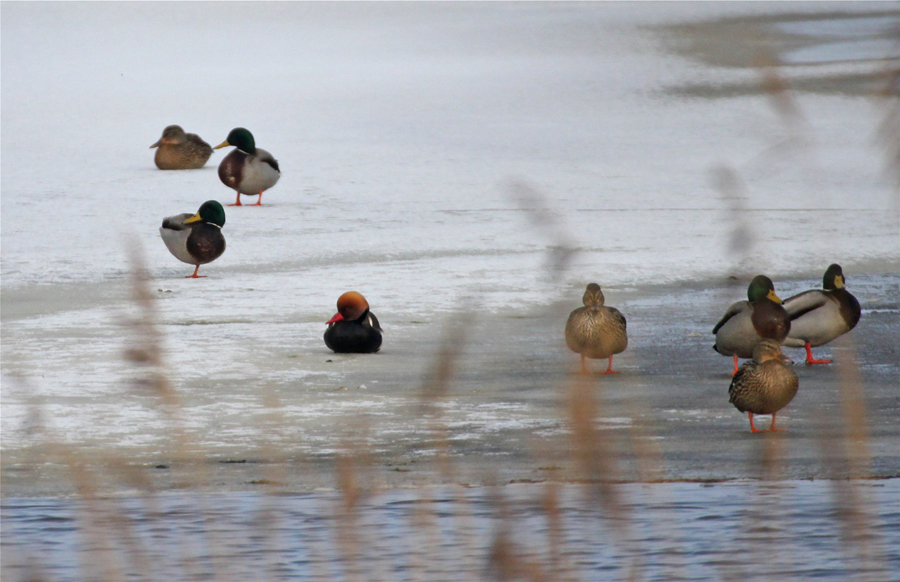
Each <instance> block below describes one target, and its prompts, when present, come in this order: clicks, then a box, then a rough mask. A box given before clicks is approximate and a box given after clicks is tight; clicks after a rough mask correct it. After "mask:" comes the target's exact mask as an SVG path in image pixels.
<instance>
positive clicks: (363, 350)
mask: <svg viewBox="0 0 900 582" xmlns="http://www.w3.org/2000/svg"><path fill="white" fill-rule="evenodd" d="M337 308H338V312H337V314H336V315H335V316H334V317H332V318H331V319H329V320H328V321H327V322H326V323H327V324H328V329H326V330H325V345H326V346H328V347H329V348H331V350H332V351H335V352H338V353H341V354H350V353H355V354H372V353H375V352H377V351H378V350H379V349H381V334H382V333H383V331H382V329H381V326H380V325H379V324H378V318H377V317H375V314H374V313H371V312H370V311H369V302H368V301H366V298H365V297H363V296H362V295H360V294H359V293H357V292H356V291H347V292H346V293H344V294H343V295H341V296H340V297H339V298H338V300H337Z"/></svg>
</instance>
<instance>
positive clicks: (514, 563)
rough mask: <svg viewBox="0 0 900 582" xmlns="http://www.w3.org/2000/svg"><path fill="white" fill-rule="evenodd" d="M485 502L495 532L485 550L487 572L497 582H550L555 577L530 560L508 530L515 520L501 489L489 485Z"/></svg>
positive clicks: (512, 528)
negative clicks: (493, 523) (491, 517)
mask: <svg viewBox="0 0 900 582" xmlns="http://www.w3.org/2000/svg"><path fill="white" fill-rule="evenodd" d="M488 505H489V506H490V507H491V508H492V509H493V510H494V512H495V516H494V517H495V520H496V523H497V525H496V532H495V533H494V538H493V541H492V542H491V547H490V549H489V552H488V562H487V567H486V571H487V574H488V575H489V576H490V577H491V578H493V579H495V580H497V581H498V582H505V581H507V580H528V581H529V582H550V580H554V579H553V578H551V577H550V576H548V574H547V573H546V572H544V569H543V568H542V567H541V564H540V563H539V562H538V561H536V560H532V559H530V558H529V556H528V552H526V551H522V550H521V549H520V548H519V547H518V545H517V544H516V543H515V541H514V539H513V536H512V534H511V533H510V532H511V531H515V529H516V528H515V519H514V518H513V517H512V516H511V515H510V510H509V504H508V503H507V501H506V499H505V498H504V496H503V488H502V487H498V486H496V485H495V486H492V487H490V493H489V497H488Z"/></svg>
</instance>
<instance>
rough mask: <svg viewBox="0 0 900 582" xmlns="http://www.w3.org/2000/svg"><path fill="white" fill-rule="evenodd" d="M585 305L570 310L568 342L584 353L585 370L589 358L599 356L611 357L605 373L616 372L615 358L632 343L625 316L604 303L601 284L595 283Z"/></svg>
mask: <svg viewBox="0 0 900 582" xmlns="http://www.w3.org/2000/svg"><path fill="white" fill-rule="evenodd" d="M582 301H583V302H584V307H579V308H578V309H576V310H574V311H573V312H572V313H570V314H569V319H568V320H567V321H566V345H567V346H569V349H570V350H572V351H573V352H575V353H576V354H581V373H582V374H586V373H587V366H586V365H585V358H591V359H592V360H599V359H602V358H609V366H608V367H607V368H606V371H605V372H602V373H603V374H618V372H613V369H612V360H613V356H614V355H615V354H621V353H622V352H624V351H625V348H626V347H627V346H628V334H627V333H626V332H625V326H626V324H625V316H624V315H622V313H621V312H620V311H619V310H618V309H616V308H615V307H604V306H603V302H604V301H605V299H604V297H603V291H601V290H600V285H597V284H596V283H591V284H590V285H588V286H587V289H585V291H584V296H583V297H582Z"/></svg>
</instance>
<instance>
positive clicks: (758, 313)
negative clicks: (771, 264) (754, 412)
mask: <svg viewBox="0 0 900 582" xmlns="http://www.w3.org/2000/svg"><path fill="white" fill-rule="evenodd" d="M747 299H749V301H738V302H737V303H734V304H732V306H731V307H729V308H728V311H726V312H725V315H724V316H723V317H722V319H721V320H720V321H719V323H717V324H716V327H714V328H713V330H712V332H713V333H714V334H716V343H715V345H714V346H713V349H714V350H716V351H717V352H719V353H720V354H722V355H723V356H734V372H735V373H737V369H738V358H751V357H753V348H755V347H756V344H758V343H759V342H760V341H761V340H763V339H773V340H775V341H777V342H778V343H779V344H780V343H781V342H782V341H784V338H785V337H787V334H788V331H789V330H790V329H791V320H790V319H789V318H788V314H787V312H786V311H785V310H784V307H782V306H781V299H779V298H778V295H775V286H774V285H773V284H772V280H771V279H769V278H768V277H766V276H765V275H757V276H756V277H754V278H753V280H752V281H750V286H749V287H748V288H747Z"/></svg>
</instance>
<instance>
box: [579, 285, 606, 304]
mask: <svg viewBox="0 0 900 582" xmlns="http://www.w3.org/2000/svg"><path fill="white" fill-rule="evenodd" d="M581 300H582V301H583V302H584V305H585V307H590V308H591V309H598V308H600V307H603V302H604V301H605V300H606V299H605V298H604V297H603V291H601V290H600V285H597V284H596V283H590V284H588V286H587V289H585V290H584V296H583V297H582V298H581Z"/></svg>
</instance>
